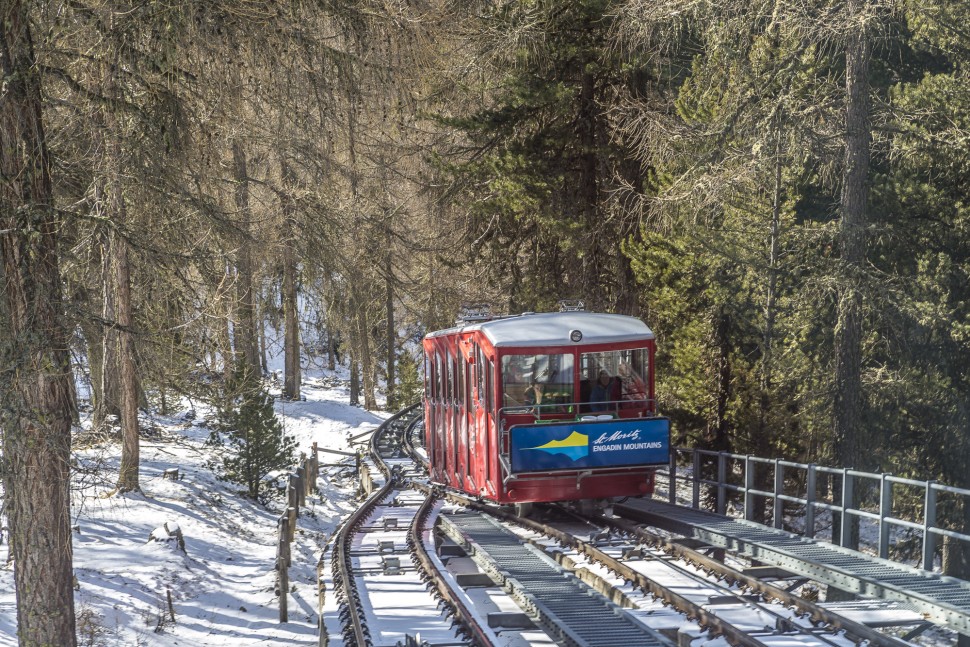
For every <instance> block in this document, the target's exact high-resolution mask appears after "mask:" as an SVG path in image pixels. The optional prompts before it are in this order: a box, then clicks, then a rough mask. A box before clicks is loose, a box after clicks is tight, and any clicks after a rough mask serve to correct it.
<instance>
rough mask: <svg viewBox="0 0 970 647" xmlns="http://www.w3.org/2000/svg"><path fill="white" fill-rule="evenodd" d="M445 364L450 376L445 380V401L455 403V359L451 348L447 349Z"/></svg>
mask: <svg viewBox="0 0 970 647" xmlns="http://www.w3.org/2000/svg"><path fill="white" fill-rule="evenodd" d="M445 366H446V368H447V369H448V377H447V379H446V380H445V403H446V404H454V403H455V361H454V360H453V359H452V357H451V349H448V350H446V351H445Z"/></svg>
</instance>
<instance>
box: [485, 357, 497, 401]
mask: <svg viewBox="0 0 970 647" xmlns="http://www.w3.org/2000/svg"><path fill="white" fill-rule="evenodd" d="M493 375H495V364H494V363H493V362H492V360H488V370H487V371H485V408H486V409H488V410H489V411H491V410H492V404H493V402H494V400H495V396H494V394H493V393H492V380H494V377H493Z"/></svg>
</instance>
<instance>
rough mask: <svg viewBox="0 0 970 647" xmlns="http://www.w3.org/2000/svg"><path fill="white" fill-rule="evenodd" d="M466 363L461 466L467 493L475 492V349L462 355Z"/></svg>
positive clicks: (463, 485)
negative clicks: (473, 453) (473, 454)
mask: <svg viewBox="0 0 970 647" xmlns="http://www.w3.org/2000/svg"><path fill="white" fill-rule="evenodd" d="M462 360H463V361H464V362H465V381H464V385H465V388H464V390H463V404H464V411H463V415H462V417H461V449H460V452H461V464H462V475H463V477H464V478H463V479H462V487H463V488H464V490H465V491H466V492H474V491H475V480H476V479H475V474H474V469H475V468H474V463H472V460H471V457H472V443H474V442H475V419H476V412H475V410H476V408H475V384H476V381H475V374H476V372H477V371H476V367H475V354H474V349H473V350H472V352H471V354H470V355H467V356H466V355H465V354H464V353H463V354H462Z"/></svg>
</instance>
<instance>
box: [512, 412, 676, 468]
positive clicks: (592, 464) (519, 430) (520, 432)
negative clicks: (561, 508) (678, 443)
mask: <svg viewBox="0 0 970 647" xmlns="http://www.w3.org/2000/svg"><path fill="white" fill-rule="evenodd" d="M509 433H510V435H511V447H510V457H509V458H510V461H511V467H512V472H513V473H523V472H551V471H561V470H576V469H590V468H597V467H628V466H632V465H666V464H667V463H668V460H669V456H670V420H669V419H667V418H636V419H629V420H612V419H611V420H605V421H603V420H591V421H578V422H571V423H558V424H547V425H516V426H514V427H512V428H511V429H510V430H509Z"/></svg>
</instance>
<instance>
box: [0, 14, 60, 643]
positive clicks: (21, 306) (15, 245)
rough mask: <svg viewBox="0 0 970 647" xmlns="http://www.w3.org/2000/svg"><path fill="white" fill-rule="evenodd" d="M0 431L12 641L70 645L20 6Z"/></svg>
mask: <svg viewBox="0 0 970 647" xmlns="http://www.w3.org/2000/svg"><path fill="white" fill-rule="evenodd" d="M0 65H2V70H0V71H2V75H3V80H2V85H3V92H2V93H0V177H3V178H4V181H3V182H0V251H2V258H3V269H2V276H0V278H2V285H3V294H4V299H3V304H2V307H0V314H2V321H0V326H2V328H3V334H2V335H0V345H2V349H0V350H2V353H3V357H5V358H6V360H7V361H5V362H4V364H3V366H2V368H0V370H2V371H3V375H2V379H0V396H2V402H0V405H2V406H0V411H2V414H0V415H2V418H0V427H2V428H3V469H2V472H3V481H4V489H5V492H6V500H5V504H6V508H7V517H8V521H9V527H10V544H11V551H12V555H13V558H14V580H15V587H16V591H17V633H18V637H19V642H20V645H24V646H31V647H32V646H35V645H36V646H40V645H68V646H73V645H76V644H77V642H76V638H75V632H74V626H75V621H74V590H73V572H72V559H73V549H72V544H71V528H70V488H69V483H70V482H69V478H70V470H69V461H70V449H71V418H72V412H71V404H70V382H71V380H72V379H73V377H72V375H71V367H70V357H69V355H68V351H67V348H68V334H67V330H66V327H65V322H64V312H63V309H64V306H63V301H62V298H63V297H62V294H61V281H60V267H59V259H58V257H57V246H58V240H57V231H58V226H59V223H58V219H57V213H56V211H55V210H54V209H53V205H52V186H51V177H50V160H49V158H48V153H47V143H46V140H45V136H44V127H43V120H42V118H41V95H40V78H39V75H38V74H39V73H38V69H37V67H36V66H35V61H34V51H33V43H32V41H31V37H30V30H29V22H28V19H27V9H26V7H25V6H24V4H23V3H22V2H21V1H20V0H8V2H6V3H4V4H3V5H2V9H0Z"/></svg>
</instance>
